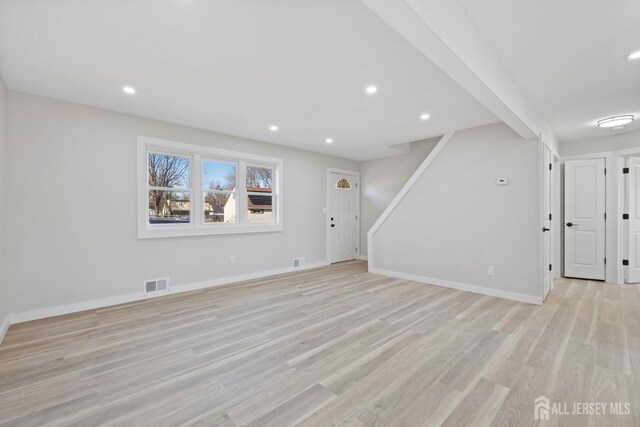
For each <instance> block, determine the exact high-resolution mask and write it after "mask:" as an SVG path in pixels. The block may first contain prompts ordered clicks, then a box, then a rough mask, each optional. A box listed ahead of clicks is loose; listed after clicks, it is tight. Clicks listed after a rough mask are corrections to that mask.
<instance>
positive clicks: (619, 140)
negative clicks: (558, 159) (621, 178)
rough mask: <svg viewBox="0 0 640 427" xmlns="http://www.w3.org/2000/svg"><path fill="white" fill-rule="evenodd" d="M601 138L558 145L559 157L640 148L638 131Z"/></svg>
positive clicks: (639, 132) (639, 133) (604, 131)
mask: <svg viewBox="0 0 640 427" xmlns="http://www.w3.org/2000/svg"><path fill="white" fill-rule="evenodd" d="M606 132H608V131H607V130H605V129H603V133H605V136H603V137H601V138H592V139H585V140H582V141H573V142H563V143H562V144H560V155H561V156H575V155H577V154H589V153H602V152H605V151H617V150H626V149H628V148H636V147H640V130H637V131H634V132H627V133H621V134H617V135H606Z"/></svg>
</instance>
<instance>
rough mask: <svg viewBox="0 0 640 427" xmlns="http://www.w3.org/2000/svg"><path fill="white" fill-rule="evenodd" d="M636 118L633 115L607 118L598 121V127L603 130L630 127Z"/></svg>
mask: <svg viewBox="0 0 640 427" xmlns="http://www.w3.org/2000/svg"><path fill="white" fill-rule="evenodd" d="M633 119H634V117H633V115H631V114H625V115H622V116H613V117H607V118H606V119H602V120H598V122H597V123H598V127H601V128H615V127H618V126H624V125H628V124H629V123H631V122H632V121H633Z"/></svg>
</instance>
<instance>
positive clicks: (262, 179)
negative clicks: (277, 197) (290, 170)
mask: <svg viewBox="0 0 640 427" xmlns="http://www.w3.org/2000/svg"><path fill="white" fill-rule="evenodd" d="M272 188H273V169H272V168H266V167H260V166H247V191H260V192H267V193H270V192H271V191H272V190H271V189H272Z"/></svg>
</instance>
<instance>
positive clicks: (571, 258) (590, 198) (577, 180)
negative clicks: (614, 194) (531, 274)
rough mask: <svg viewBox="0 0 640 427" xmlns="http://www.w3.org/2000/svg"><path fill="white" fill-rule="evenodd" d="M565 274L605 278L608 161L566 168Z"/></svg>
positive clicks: (571, 163)
mask: <svg viewBox="0 0 640 427" xmlns="http://www.w3.org/2000/svg"><path fill="white" fill-rule="evenodd" d="M564 171H565V172H564V221H565V225H564V272H565V276H568V277H577V278H582V279H593V280H604V278H605V260H604V258H605V160H604V159H588V160H569V161H567V162H566V163H565V166H564Z"/></svg>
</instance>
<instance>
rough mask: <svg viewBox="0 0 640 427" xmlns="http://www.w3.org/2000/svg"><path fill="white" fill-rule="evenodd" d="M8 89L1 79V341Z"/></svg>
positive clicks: (5, 319) (1, 328) (5, 320)
mask: <svg viewBox="0 0 640 427" xmlns="http://www.w3.org/2000/svg"><path fill="white" fill-rule="evenodd" d="M6 112H7V88H6V86H5V85H4V81H3V80H2V77H0V341H2V338H3V336H4V332H5V331H6V328H7V327H8V325H9V316H8V314H9V311H8V310H9V303H8V289H7V260H6V256H5V253H6V236H5V230H6V218H5V212H6V211H5V208H6V204H5V200H6V199H5V170H6V162H5V151H6V145H7V144H6V131H7V121H6Z"/></svg>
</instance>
